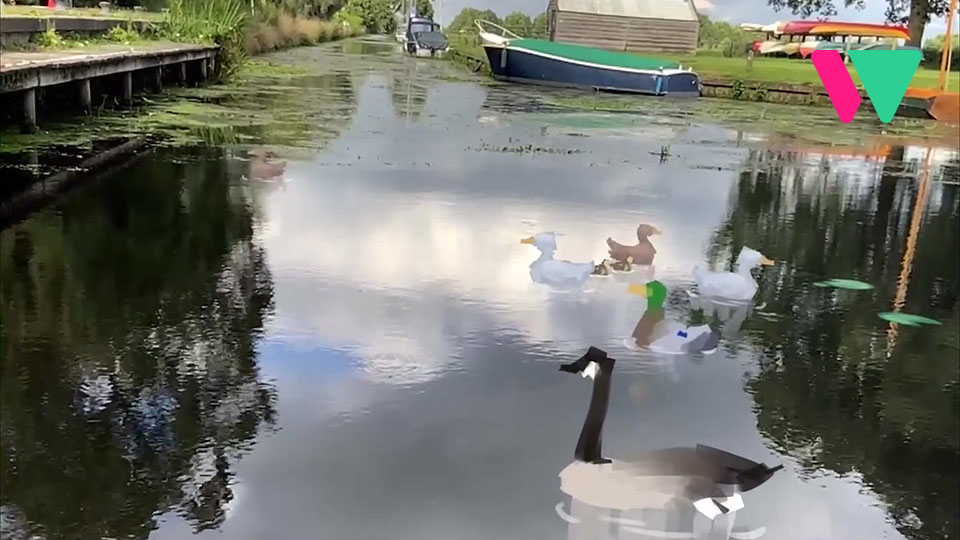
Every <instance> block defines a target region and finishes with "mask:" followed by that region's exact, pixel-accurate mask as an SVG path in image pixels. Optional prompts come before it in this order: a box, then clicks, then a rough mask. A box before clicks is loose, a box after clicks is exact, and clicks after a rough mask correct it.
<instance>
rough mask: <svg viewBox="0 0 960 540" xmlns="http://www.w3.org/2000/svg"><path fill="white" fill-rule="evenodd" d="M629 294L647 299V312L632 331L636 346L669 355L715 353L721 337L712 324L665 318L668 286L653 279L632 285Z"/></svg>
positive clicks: (628, 289)
mask: <svg viewBox="0 0 960 540" xmlns="http://www.w3.org/2000/svg"><path fill="white" fill-rule="evenodd" d="M627 291H628V292H629V293H630V294H636V295H639V296H642V297H644V298H646V299H647V309H646V310H645V311H644V312H643V316H642V317H640V320H639V321H638V322H637V325H636V326H635V327H634V329H633V335H632V339H633V342H634V344H635V345H636V346H637V347H640V348H642V349H650V350H653V351H656V352H663V353H667V354H685V353H697V352H702V353H709V352H712V351H714V350H716V348H717V343H718V342H719V341H720V334H719V333H718V332H716V331H714V330H712V329H711V328H710V325H707V324H702V325H700V326H684V325H682V324H680V323H679V322H676V321H672V320H668V319H666V315H665V307H664V304H665V303H666V301H667V287H666V286H665V285H664V284H663V283H661V282H659V281H656V280H654V281H648V282H647V283H644V284H642V285H640V284H633V285H630V286H629V287H628V288H627Z"/></svg>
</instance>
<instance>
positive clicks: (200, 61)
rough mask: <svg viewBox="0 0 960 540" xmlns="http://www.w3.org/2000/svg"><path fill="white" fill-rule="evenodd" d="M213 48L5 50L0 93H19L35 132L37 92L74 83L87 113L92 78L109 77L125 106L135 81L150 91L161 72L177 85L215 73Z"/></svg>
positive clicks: (28, 126) (25, 124)
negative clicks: (140, 82)
mask: <svg viewBox="0 0 960 540" xmlns="http://www.w3.org/2000/svg"><path fill="white" fill-rule="evenodd" d="M216 54H217V47H216V46H208V45H187V44H182V43H170V42H150V43H145V44H142V45H140V44H138V45H132V46H131V45H102V46H96V47H90V48H83V49H65V50H60V51H49V52H46V51H44V52H14V51H4V52H3V54H2V55H0V94H11V93H22V95H23V100H22V103H23V118H22V128H23V130H24V131H25V132H32V131H34V130H36V129H37V107H36V101H37V91H43V89H45V88H49V87H63V86H64V85H72V86H73V87H74V88H75V91H76V96H77V102H76V103H77V106H78V109H79V111H80V112H83V113H89V112H90V109H91V105H92V103H91V87H90V83H91V81H94V80H100V79H107V80H108V82H110V83H112V84H107V85H98V87H99V86H104V87H108V86H109V87H112V88H115V89H116V90H115V92H116V93H117V94H118V97H120V98H121V100H122V101H123V102H125V103H129V102H131V101H132V98H133V89H134V82H135V81H134V79H135V78H137V79H139V80H140V81H142V82H143V84H142V85H141V86H144V87H146V88H148V89H150V90H152V91H155V92H159V91H161V90H162V88H163V80H164V74H165V73H166V74H167V75H168V76H167V77H166V78H167V79H170V78H171V77H170V75H171V74H172V76H173V78H174V80H176V81H177V82H178V83H180V84H184V85H185V84H188V83H190V82H192V81H204V80H206V79H207V78H208V76H209V75H210V74H211V73H212V72H213V71H214V70H215V68H216V65H215V58H216Z"/></svg>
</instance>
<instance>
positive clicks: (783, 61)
mask: <svg viewBox="0 0 960 540" xmlns="http://www.w3.org/2000/svg"><path fill="white" fill-rule="evenodd" d="M663 56H664V57H666V58H670V59H672V60H675V61H677V62H680V63H681V64H682V65H683V66H684V67H686V66H691V67H693V69H694V71H696V72H697V73H699V74H700V76H701V77H703V78H706V79H709V78H711V77H716V78H724V79H742V80H744V81H756V82H763V83H767V84H770V83H781V84H812V85H816V86H820V84H821V83H820V78H819V77H818V76H817V70H816V68H814V67H813V63H812V62H810V60H799V59H795V58H762V57H759V58H754V59H753V69H752V70H751V71H747V59H746V58H745V57H740V58H727V57H723V56H712V55H704V54H701V55H697V56H678V55H663ZM848 70H849V71H850V76H851V77H852V78H853V82H854V84H858V85H859V84H860V77H857V72H856V70H855V69H853V65H848ZM939 76H940V74H939V72H938V71H937V70H934V69H927V68H924V67H921V68H919V69H917V73H916V74H915V75H914V76H913V81H912V82H911V83H910V86H911V87H913V88H936V87H937V81H938V79H939ZM949 88H950V89H951V90H953V91H956V90H957V89H958V88H960V73H958V72H955V71H954V72H951V73H950V86H949Z"/></svg>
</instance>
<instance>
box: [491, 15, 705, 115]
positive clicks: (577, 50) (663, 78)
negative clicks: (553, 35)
mask: <svg viewBox="0 0 960 540" xmlns="http://www.w3.org/2000/svg"><path fill="white" fill-rule="evenodd" d="M475 24H476V25H477V27H478V28H479V29H480V39H481V40H482V45H483V49H484V52H486V55H487V61H488V62H489V63H490V71H491V72H492V73H493V76H494V78H496V79H498V80H504V81H513V82H519V83H527V84H540V85H548V86H565V87H579V88H591V89H595V90H604V91H612V92H628V93H636V94H649V95H655V96H667V95H669V96H690V97H699V96H700V90H701V84H700V76H699V75H697V73H696V72H694V71H693V69H692V68H689V67H688V68H686V69H684V68H683V66H681V65H680V64H678V63H677V62H672V61H670V60H663V59H659V58H652V57H646V56H640V55H638V54H633V53H625V52H616V51H608V50H604V49H597V48H593V47H584V46H581V45H573V44H570V43H562V42H557V41H547V40H543V39H533V38H524V37H520V36H518V35H516V34H514V33H513V32H511V31H509V30H507V29H506V28H503V27H502V26H500V25H497V24H495V23H491V22H489V21H483V20H477V21H475Z"/></svg>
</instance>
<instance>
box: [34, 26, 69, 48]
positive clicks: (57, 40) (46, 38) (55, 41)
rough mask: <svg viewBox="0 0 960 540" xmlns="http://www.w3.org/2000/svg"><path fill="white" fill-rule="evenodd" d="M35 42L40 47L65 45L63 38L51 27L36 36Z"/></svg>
mask: <svg viewBox="0 0 960 540" xmlns="http://www.w3.org/2000/svg"><path fill="white" fill-rule="evenodd" d="M36 40H37V44H38V45H40V46H41V47H63V45H64V44H65V41H64V40H63V38H62V37H61V36H60V34H58V33H57V31H56V30H55V29H54V28H53V27H52V26H51V27H50V28H47V29H46V30H45V31H43V32H41V33H39V34H37V37H36Z"/></svg>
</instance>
